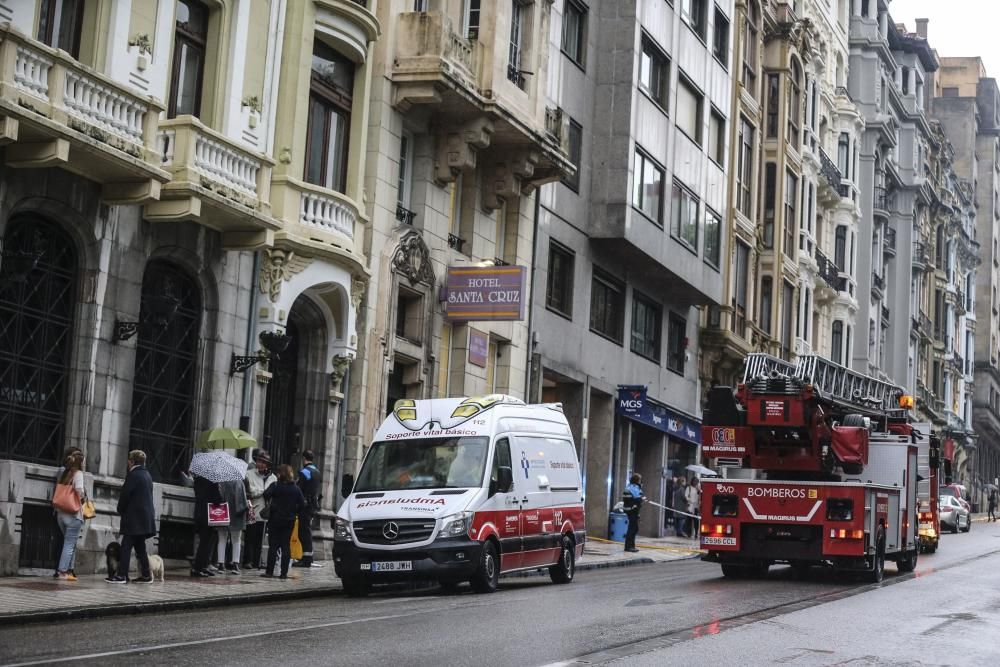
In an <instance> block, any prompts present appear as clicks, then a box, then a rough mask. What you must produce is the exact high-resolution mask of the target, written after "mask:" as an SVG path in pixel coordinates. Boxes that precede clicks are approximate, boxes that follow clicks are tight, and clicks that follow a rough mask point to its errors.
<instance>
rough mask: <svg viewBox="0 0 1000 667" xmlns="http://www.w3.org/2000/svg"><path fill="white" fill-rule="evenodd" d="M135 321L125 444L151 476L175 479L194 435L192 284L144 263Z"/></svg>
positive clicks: (195, 316) (196, 330)
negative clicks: (141, 454)
mask: <svg viewBox="0 0 1000 667" xmlns="http://www.w3.org/2000/svg"><path fill="white" fill-rule="evenodd" d="M164 304H167V307H164ZM139 323H140V326H139V335H138V342H137V343H136V356H135V378H134V384H133V387H132V422H131V431H130V433H129V438H130V442H129V448H130V449H141V450H143V451H144V452H146V468H147V469H148V470H149V473H150V475H152V477H153V479H154V480H155V481H157V482H167V481H177V480H179V479H180V472H181V471H182V470H184V469H186V467H187V463H188V459H189V457H190V453H191V452H190V448H191V442H192V439H193V437H194V431H193V428H194V407H195V390H196V379H195V378H196V373H197V358H198V342H199V338H200V331H201V295H200V293H199V290H198V286H197V285H196V284H195V282H194V281H193V280H192V279H191V278H189V277H188V276H187V274H185V273H183V272H181V271H180V270H178V269H177V268H175V267H174V266H172V265H170V264H168V263H166V262H159V261H154V262H150V263H149V266H148V267H147V268H146V273H145V275H144V276H143V280H142V301H141V303H140V308H139Z"/></svg>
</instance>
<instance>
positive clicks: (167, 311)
mask: <svg viewBox="0 0 1000 667" xmlns="http://www.w3.org/2000/svg"><path fill="white" fill-rule="evenodd" d="M142 305H143V306H144V307H145V309H146V312H144V313H142V314H144V315H145V316H146V317H145V318H144V320H143V321H144V322H151V323H152V324H155V325H156V326H159V327H165V326H167V325H168V324H170V321H171V320H172V319H173V318H174V315H176V314H177V309H178V308H180V305H181V300H180V299H178V298H177V297H176V296H174V295H173V294H172V293H171V291H170V285H169V283H168V282H167V281H164V282H163V284H162V285H161V286H160V291H159V292H158V293H157V294H152V295H149V296H145V297H143V299H142ZM141 323H142V322H123V321H121V320H115V335H114V341H115V342H116V343H117V342H120V341H126V340H128V339H129V338H131V337H132V336H134V335H135V334H136V333H138V331H139V325H140V324H141Z"/></svg>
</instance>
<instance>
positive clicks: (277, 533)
mask: <svg viewBox="0 0 1000 667" xmlns="http://www.w3.org/2000/svg"><path fill="white" fill-rule="evenodd" d="M264 499H265V500H267V501H268V502H269V503H270V504H271V509H270V510H269V511H270V514H269V515H268V519H267V570H266V571H265V572H264V574H262V575H260V576H262V577H273V576H274V565H275V562H276V561H277V559H278V549H281V578H282V579H287V578H288V563H289V561H290V560H291V548H292V528H294V527H295V519H296V517H298V516H301V514H302V513H303V512H304V511H305V508H306V498H305V496H303V495H302V489H300V488H299V487H298V486H296V484H295V473H294V472H292V466H290V465H282V466H278V483H277V484H272V485H271V486H269V487H267V489H266V490H265V491H264Z"/></svg>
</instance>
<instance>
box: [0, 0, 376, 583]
mask: <svg viewBox="0 0 1000 667" xmlns="http://www.w3.org/2000/svg"><path fill="white" fill-rule="evenodd" d="M372 4H373V3H372ZM378 34H379V24H378V22H377V20H376V18H375V15H374V13H373V12H372V11H371V10H369V9H366V8H365V6H364V5H363V4H359V3H355V2H340V1H335V0H329V1H318V0H317V1H316V2H303V3H284V2H272V1H268V0H253V1H248V2H239V3H231V2H222V1H219V0H206V1H205V2H200V1H199V0H179V1H178V2H160V3H127V2H112V1H111V0H97V1H96V2H87V3H74V2H68V1H66V2H63V1H57V2H37V1H34V0H20V1H18V0H3V1H0V161H2V163H3V168H2V171H0V238H2V239H3V241H2V243H3V245H2V255H0V480H2V481H0V483H2V484H3V486H4V488H5V489H7V490H8V493H7V494H5V497H4V499H3V501H2V502H0V572H2V573H4V574H10V573H13V572H16V571H18V570H19V569H21V570H24V569H30V568H33V567H43V566H51V565H52V561H51V552H52V550H53V549H54V548H56V547H57V545H58V544H59V543H61V536H60V535H59V534H58V531H57V529H56V528H55V526H54V523H53V521H52V515H51V508H50V506H49V504H48V499H49V497H50V495H51V492H52V480H53V476H54V472H55V469H56V466H57V465H59V462H60V460H61V453H62V452H63V450H64V449H65V448H67V447H69V446H77V447H80V448H81V449H82V450H83V451H84V453H85V456H86V471H87V477H86V479H87V482H86V483H87V487H88V490H89V493H90V494H91V496H92V497H93V498H94V499H95V500H96V501H97V508H98V516H97V517H96V518H95V519H94V520H92V521H89V522H88V523H87V527H86V529H85V531H84V533H83V536H82V538H81V548H82V551H81V552H80V556H79V558H78V560H77V570H78V571H80V572H86V571H90V572H93V571H95V570H96V568H97V567H98V557H97V556H98V554H100V553H101V552H103V549H104V546H105V544H107V542H109V541H110V540H111V539H113V535H114V533H115V531H116V529H117V525H118V518H117V516H116V515H115V503H116V500H117V493H118V489H119V488H120V485H121V483H122V479H123V477H124V474H125V461H126V455H127V452H128V451H129V450H130V449H143V450H145V451H146V453H147V455H148V457H149V458H148V467H149V469H150V472H151V473H152V475H153V478H154V480H155V482H156V484H155V497H156V504H157V522H158V528H159V535H158V538H157V540H156V544H155V545H154V548H155V550H156V551H158V552H159V553H160V554H161V555H163V556H165V557H167V558H183V557H186V556H187V555H188V554H189V553H190V548H191V532H192V531H191V520H192V516H191V514H192V511H193V502H192V501H193V498H192V494H191V491H190V490H189V489H187V488H185V487H183V486H182V485H180V484H179V481H180V472H181V471H182V470H185V469H186V467H187V464H188V461H189V460H190V456H191V447H192V444H193V442H194V439H195V437H196V436H197V434H198V433H199V432H200V431H201V430H203V429H207V428H210V427H215V426H233V427H235V426H239V425H242V426H243V427H244V428H246V429H248V430H249V431H250V432H251V433H253V434H254V435H255V436H256V437H257V438H258V440H259V441H260V442H261V443H262V445H263V446H266V447H268V448H270V449H271V450H272V454H273V455H274V458H275V460H276V461H278V462H289V463H293V464H298V463H299V462H300V459H299V454H300V453H301V451H302V450H303V449H304V448H311V449H313V450H315V451H316V452H317V453H318V455H319V459H320V461H319V462H320V464H321V466H322V469H323V471H324V474H325V475H326V480H327V483H326V488H325V490H324V492H323V495H324V501H323V502H324V507H326V508H327V511H329V510H330V509H332V507H333V501H334V499H335V493H334V492H333V480H334V478H335V476H336V472H337V470H338V466H339V455H340V443H341V442H342V436H341V434H340V430H339V424H340V422H341V410H340V399H341V396H342V394H341V393H340V390H341V388H342V387H341V384H340V382H339V378H340V377H341V376H342V374H343V369H344V367H345V366H346V364H347V363H348V362H349V360H350V359H351V358H352V357H353V356H354V355H355V350H356V349H357V347H358V336H357V332H356V326H357V323H356V308H357V306H358V303H359V301H360V297H361V295H362V290H363V287H364V285H365V281H366V280H367V278H368V271H369V270H368V262H367V259H366V258H365V255H364V252H365V251H364V246H363V243H362V240H363V238H364V233H365V229H366V227H367V221H368V218H367V212H366V210H365V206H364V201H365V197H364V174H365V159H366V157H367V156H366V152H365V150H364V147H365V145H366V143H367V133H368V106H367V100H368V99H369V97H370V95H369V87H370V80H371V67H370V64H371V58H370V51H371V45H372V44H373V43H374V42H375V40H376V38H377V36H378ZM223 73H224V76H223ZM261 333H267V334H268V335H267V336H265V337H263V338H261V337H260V334H261ZM264 342H267V343H268V346H267V347H266V348H265V347H264V345H263V343H264ZM277 349H280V350H281V352H282V354H281V355H280V356H272V358H271V359H270V362H269V363H268V362H267V361H266V360H264V361H262V360H261V358H262V357H264V356H267V354H268V353H269V351H273V350H277ZM251 363H252V364H253V365H252V366H249V364H251ZM320 550H321V551H322V548H320Z"/></svg>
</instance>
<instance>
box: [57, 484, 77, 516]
mask: <svg viewBox="0 0 1000 667" xmlns="http://www.w3.org/2000/svg"><path fill="white" fill-rule="evenodd" d="M52 506H53V507H55V508H56V509H57V510H59V511H60V512H65V513H67V514H76V513H77V512H79V511H80V496H79V494H78V493H77V492H76V489H75V488H73V485H72V484H56V491H55V493H53V494H52Z"/></svg>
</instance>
